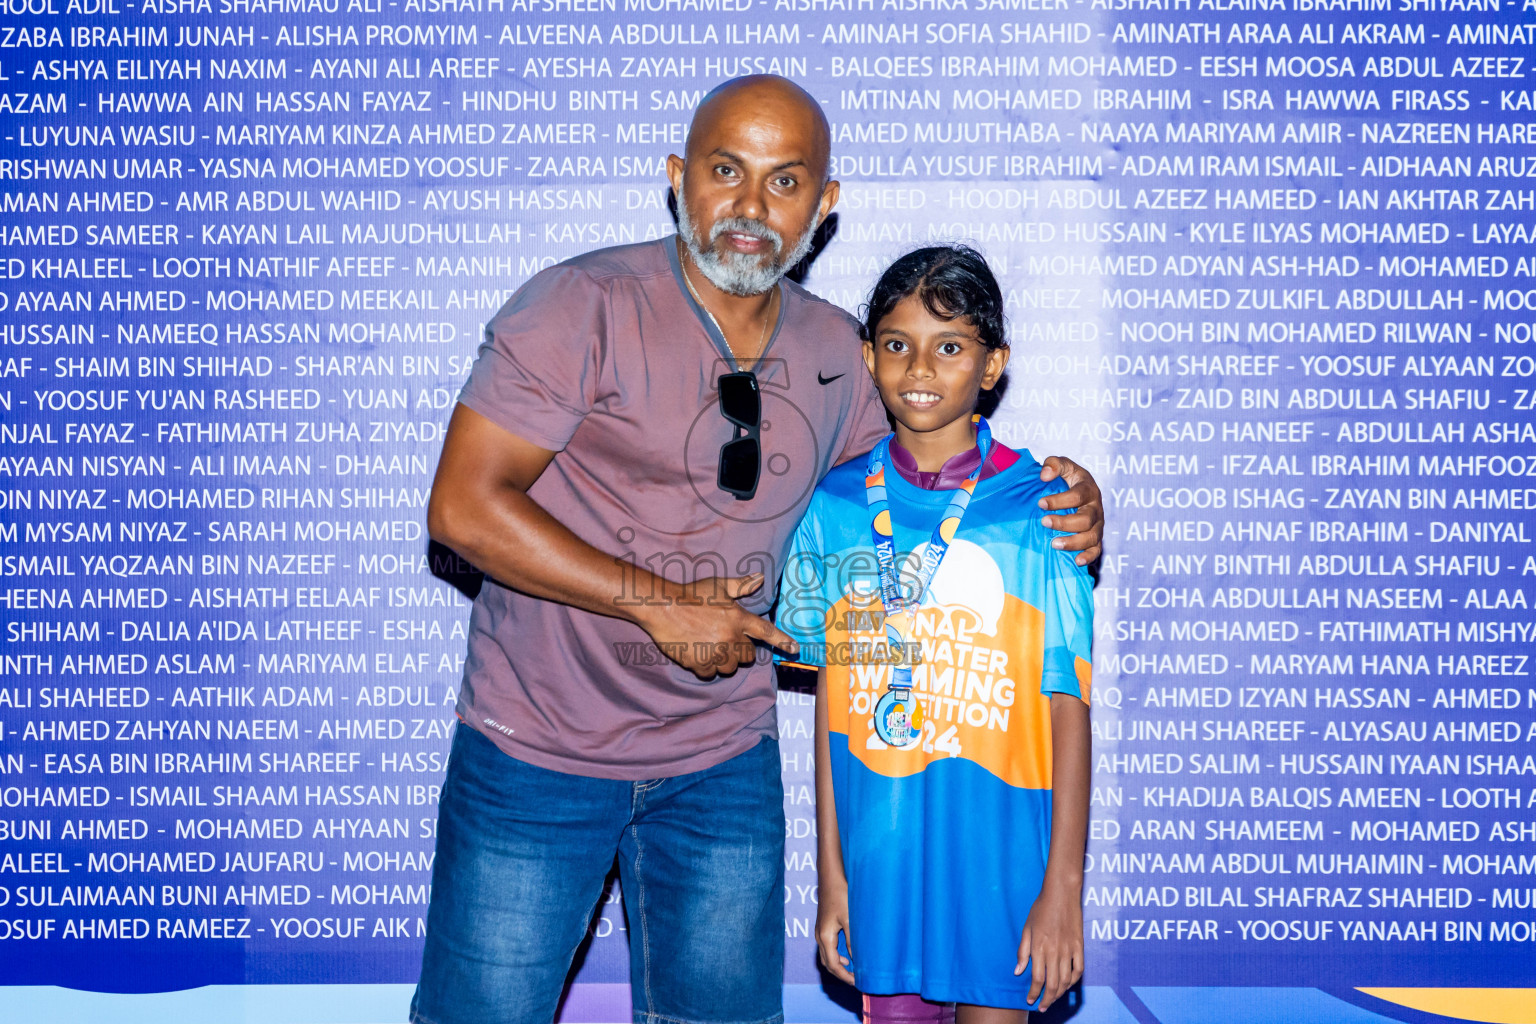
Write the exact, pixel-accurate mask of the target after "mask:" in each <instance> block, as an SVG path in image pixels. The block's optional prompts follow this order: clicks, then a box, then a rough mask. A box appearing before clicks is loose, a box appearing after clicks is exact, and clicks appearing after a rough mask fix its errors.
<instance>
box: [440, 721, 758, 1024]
mask: <svg viewBox="0 0 1536 1024" xmlns="http://www.w3.org/2000/svg"><path fill="white" fill-rule="evenodd" d="M615 855H617V857H618V861H619V877H620V882H621V885H622V886H623V890H624V909H625V912H626V914H627V916H628V918H629V942H630V945H629V957H630V985H631V988H632V989H633V992H634V1012H635V1020H636V1021H639V1022H642V1024H676V1022H684V1024H692V1022H710V1024H776V1022H778V1021H781V1020H782V1019H783V983H784V893H783V888H784V795H783V787H782V784H781V782H780V765H779V744H778V740H777V739H775V738H772V737H768V738H765V739H764V740H763V741H762V742H761V743H759V744H758V745H757V746H756V747H754V748H752V749H751V750H749V751H747V752H746V753H744V754H741V755H738V756H737V757H734V758H731V759H730V760H728V761H726V762H724V763H723V764H719V765H716V766H715V767H713V768H707V769H705V770H704V771H700V772H694V773H692V774H689V775H681V776H678V777H676V778H670V779H652V780H649V781H645V782H621V781H616V780H613V779H593V778H586V777H584V776H579V775H566V774H564V773H562V772H554V771H548V770H546V769H543V768H537V767H534V766H533V765H530V764H527V763H525V762H522V761H518V760H516V759H514V758H512V757H508V756H507V755H506V754H504V753H502V752H501V751H500V750H499V749H498V748H497V747H496V746H495V744H493V743H492V742H491V741H490V740H488V739H486V738H485V737H484V736H482V735H480V734H479V733H478V732H476V731H475V730H474V729H472V728H470V727H469V726H465V725H461V726H459V727H458V729H457V730H456V732H455V735H454V739H453V751H452V754H451V755H450V757H449V761H448V778H447V781H446V782H445V783H444V785H443V792H442V803H441V805H440V806H439V808H438V826H437V858H436V860H435V861H434V863H433V866H432V905H431V907H430V908H429V910H428V914H427V942H426V950H425V952H424V954H423V958H422V968H421V982H420V984H419V985H418V986H417V988H416V997H415V999H413V1000H412V1001H411V1020H412V1021H414V1022H416V1024H491V1022H497V1024H503V1022H504V1024H549V1022H550V1021H551V1020H552V1019H553V1018H554V1014H555V1008H556V1005H557V1003H558V1002H559V999H560V993H561V989H562V987H563V986H564V984H565V980H566V975H567V973H568V972H569V971H570V967H571V960H572V957H573V956H574V955H575V953H576V948H577V946H578V945H580V943H581V941H582V939H583V938H584V937H585V935H586V932H587V927H588V924H589V923H590V922H591V919H592V911H593V908H594V907H595V906H596V905H597V901H598V899H599V898H600V897H601V895H602V890H603V880H604V878H605V877H606V876H607V873H608V870H609V868H610V867H612V865H613V861H614V857H615Z"/></svg>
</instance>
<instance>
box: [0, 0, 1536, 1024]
mask: <svg viewBox="0 0 1536 1024" xmlns="http://www.w3.org/2000/svg"><path fill="white" fill-rule="evenodd" d="M1533 40H1536V3H1532V2H1530V0H1520V2H1508V0H1506V2H1502V3H1501V2H1500V0H1436V2H1416V0H1351V2H1345V0H1291V2H1289V3H1287V2H1285V0H1273V2H1271V0H1204V2H1194V0H1184V2H1178V0H1170V2H1153V0H1146V2H1137V0H142V2H130V0H0V86H3V91H0V126H3V144H0V441H3V446H0V546H3V555H0V577H3V579H0V619H3V621H4V635H3V642H0V773H3V777H0V983H3V984H6V985H9V986H14V987H13V988H11V989H10V990H8V992H9V994H8V995H0V999H4V1000H6V1001H7V1003H8V1004H9V1005H10V1006H11V1008H12V1009H11V1011H10V1013H8V1014H7V1017H8V1019H27V1020H32V1019H36V1020H45V1019H46V1020H50V1021H58V1020H66V1019H82V1020H130V1019H139V1018H138V1017H137V1016H135V1015H138V1014H143V1015H145V1019H148V1018H149V1017H153V1016H156V1015H160V1017H161V1019H163V1015H164V1014H166V1013H170V1014H173V1015H179V1016H181V1017H182V1018H183V1019H209V1018H214V1017H218V1018H222V1019H231V1018H233V1019H248V1020H252V1021H278V1020H284V1021H286V1020H326V1021H342V1020H399V1019H403V1015H404V1000H405V998H406V994H407V993H408V991H409V988H408V986H409V984H410V983H411V982H413V981H414V978H415V972H416V967H417V963H418V957H419V953H420V944H421V935H422V919H423V916H424V913H425V906H426V900H427V896H428V888H427V886H428V882H429V873H430V866H431V862H432V851H433V830H434V821H435V812H436V805H435V801H436V794H437V787H438V785H439V782H440V778H441V772H442V768H443V763H444V758H445V754H446V749H447V742H448V736H449V732H450V725H451V722H452V708H453V703H454V699H455V693H456V689H457V686H458V681H459V675H460V671H461V667H462V656H463V649H464V626H465V622H466V615H467V608H468V604H467V599H466V597H465V596H464V591H465V590H467V589H472V587H473V575H472V571H471V570H470V568H469V567H467V566H464V565H462V564H461V563H459V562H458V561H457V559H456V558H455V557H454V556H453V555H452V554H450V553H447V552H444V551H441V550H434V549H429V547H428V543H427V540H426V537H425V535H424V530H423V514H424V511H423V510H424V506H425V502H426V498H427V494H428V487H429V483H430V479H431V473H432V470H433V467H434V463H435V459H436V454H437V451H438V448H439V446H440V443H441V435H442V428H443V424H444V422H445V420H446V417H447V415H448V413H449V411H450V409H451V407H452V404H453V401H454V396H455V394H456V390H457V387H458V385H459V383H460V382H461V381H462V380H463V378H464V376H465V373H466V370H467V367H468V365H469V363H470V361H471V359H472V357H473V354H474V350H475V347H476V345H477V343H478V340H479V337H480V331H481V328H482V326H483V324H484V322H485V320H486V319H488V317H489V316H490V315H491V314H492V313H493V312H494V311H495V310H496V309H497V308H498V307H499V306H500V305H501V303H502V302H503V301H504V300H505V299H506V298H507V296H509V295H510V294H511V293H512V291H513V290H515V289H516V288H517V286H518V285H519V284H520V283H521V282H522V281H524V280H526V279H527V278H528V277H529V276H530V275H531V274H533V273H535V272H536V271H537V270H538V269H540V268H542V267H545V266H549V265H551V264H553V263H555V262H557V261H559V260H561V259H564V258H567V257H569V256H572V255H575V254H577V253H580V252H583V251H586V250H588V249H591V248H595V247H598V246H601V245H607V244H615V243H621V242H629V241H636V240H641V239H646V238H654V237H658V236H660V235H664V234H668V233H670V232H671V230H672V226H671V220H670V217H669V215H668V212H667V209H666V203H665V197H666V192H665V184H664V177H663V161H664V158H665V156H666V155H667V154H668V153H669V152H681V150H682V146H683V142H684V138H685V132H686V126H687V121H688V118H689V114H690V111H691V109H692V108H693V106H694V105H695V103H696V102H697V101H698V99H699V97H700V96H701V95H702V93H703V92H704V91H705V90H707V89H708V88H709V87H711V86H713V85H714V84H717V83H718V82H720V81H722V80H724V79H726V78H729V77H732V76H736V75H740V74H746V73H753V72H776V73H780V74H785V75H788V76H790V77H791V78H793V79H795V80H796V81H798V82H800V83H802V84H803V85H805V86H806V88H808V89H809V90H810V91H811V92H812V93H813V94H814V95H815V96H816V97H817V98H818V99H820V100H821V101H822V102H823V104H824V105H825V110H826V113H827V116H828V118H829V120H830V121H831V123H832V125H833V133H834V143H835V173H836V175H837V177H838V178H840V179H841V181H842V182H843V195H844V199H843V202H842V204H841V206H840V207H839V210H838V216H837V222H836V228H835V232H834V233H833V234H832V237H831V240H830V243H829V244H828V245H827V247H826V249H825V251H824V252H822V253H821V255H820V256H819V258H818V259H817V260H816V261H815V263H814V265H813V266H812V268H811V270H810V273H809V277H808V278H807V282H806V283H807V286H808V287H810V288H811V289H812V290H814V291H815V292H817V293H819V294H821V295H823V296H826V297H827V298H829V299H831V300H832V301H834V302H836V303H838V304H840V305H843V306H845V307H847V308H849V309H854V308H856V307H857V305H858V304H859V303H860V301H861V300H862V298H863V296H864V294H865V292H866V290H867V289H868V287H869V286H870V284H871V283H872V282H873V279H874V276H875V274H876V273H877V271H878V269H879V268H880V267H882V266H883V265H884V264H885V263H886V262H888V261H889V260H890V259H891V258H892V257H894V256H896V255H898V254H900V253H901V252H903V251H904V250H906V249H908V248H910V247H912V246H914V245H916V244H919V243H921V242H924V241H927V240H930V239H942V240H956V239H964V240H968V241H970V242H971V243H972V244H974V245H976V246H978V247H979V248H981V249H982V250H983V251H984V252H985V253H986V254H987V255H988V256H989V257H990V258H991V259H992V261H993V263H994V265H995V266H996V267H997V269H998V270H999V272H1000V275H1001V277H1002V279H1003V281H1004V283H1005V286H1006V289H1007V294H1008V313H1009V315H1010V317H1011V331H1012V342H1013V346H1014V356H1013V363H1012V368H1011V371H1010V375H1009V378H1010V379H1009V385H1008V389H1007V392H1006V395H1005V397H1004V399H1003V405H1002V408H1001V410H1000V411H999V414H998V416H997V422H998V429H999V431H1000V433H1001V436H1002V437H1003V439H1005V440H1006V441H1007V442H1009V443H1010V444H1013V445H1015V446H1018V447H1027V448H1029V449H1030V450H1031V451H1033V452H1034V453H1036V454H1037V455H1041V456H1043V455H1045V454H1053V453H1054V454H1066V455H1070V456H1073V457H1074V458H1077V459H1079V460H1080V461H1082V462H1084V463H1085V464H1087V465H1088V466H1090V467H1091V468H1092V469H1093V470H1094V472H1095V473H1096V474H1097V476H1098V479H1099V480H1100V482H1101V484H1103V486H1104V488H1105V491H1106V505H1107V507H1108V511H1109V516H1110V531H1109V536H1108V539H1107V543H1106V555H1105V557H1104V562H1103V567H1102V569H1103V571H1102V582H1101V584H1100V586H1099V587H1098V590H1097V605H1098V616H1099V622H1098V629H1097V639H1096V645H1095V670H1096V684H1095V696H1096V698H1097V705H1096V708H1095V726H1094V731H1095V743H1096V747H1095V754H1094V759H1095V776H1094V792H1093V803H1094V812H1095V817H1094V824H1093V830H1092V837H1091V840H1090V844H1089V851H1088V863H1087V867H1088V875H1087V879H1088V885H1087V892H1086V904H1087V905H1086V908H1085V914H1086V918H1087V929H1088V943H1089V945H1088V957H1089V968H1088V973H1087V975H1086V978H1085V982H1084V985H1085V987H1084V989H1083V990H1082V991H1081V992H1080V993H1075V994H1074V1002H1073V1006H1072V1007H1070V1008H1068V1009H1066V1010H1065V1011H1063V1012H1064V1013H1066V1014H1067V1015H1076V1016H1077V1018H1078V1019H1081V1020H1083V1021H1099V1020H1103V1021H1132V1020H1134V1021H1142V1022H1152V1021H1167V1022H1176V1021H1191V1022H1193V1021H1203V1020H1216V1019H1220V1020H1224V1021H1236V1020H1249V1021H1261V1020H1270V1019H1277V1020H1278V1019H1280V1018H1281V1017H1282V1016H1283V1017H1285V1018H1286V1019H1296V1018H1298V1017H1299V1018H1301V1019H1336V1020H1359V1021H1366V1020H1379V1019H1400V1020H1414V1021H1417V1020H1428V1019H1434V1018H1433V1017H1432V1016H1431V1014H1432V1013H1436V1012H1438V1013H1444V1014H1449V1015H1451V1016H1472V1017H1476V1019H1489V1020H1493V1019H1498V1020H1532V1019H1536V1016H1533V1011H1532V1010H1531V1009H1530V1007H1531V1006H1532V1005H1536V999H1531V998H1529V997H1530V992H1529V991H1527V992H1525V993H1523V994H1522V993H1520V992H1517V991H1512V990H1515V989H1520V988H1525V989H1527V990H1529V989H1531V988H1532V987H1536V981H1533V969H1532V965H1533V964H1536V954H1533V945H1532V943H1533V941H1536V916H1533V912H1532V899H1533V893H1536V888H1533V884H1536V883H1533V881H1532V878H1533V874H1536V825H1533V815H1532V812H1531V808H1532V807H1533V806H1536V789H1533V786H1536V753H1533V746H1532V743H1533V740H1536V714H1533V711H1532V709H1533V708H1536V681H1533V679H1532V676H1531V672H1532V665H1531V655H1532V653H1533V652H1536V644H1533V643H1532V640H1533V632H1532V628H1533V627H1532V616H1531V611H1530V602H1531V601H1532V600H1533V598H1536V588H1533V583H1536V550H1533V548H1532V546H1531V539H1532V531H1533V528H1536V523H1533V513H1532V509H1533V508H1536V426H1533V422H1532V421H1533V419H1536V416H1533V410H1536V344H1532V337H1533V335H1532V331H1533V328H1532V320H1533V317H1532V312H1531V310H1532V308H1533V307H1536V280H1533V269H1536V255H1533V247H1532V245H1531V243H1532V241H1533V238H1536V147H1533V142H1536V85H1533V84H1532V77H1531V76H1532V73H1533V71H1532V66H1531V59H1532V55H1533V53H1536V50H1533V47H1532V43H1533ZM780 716H781V717H780V729H781V734H782V738H783V741H784V747H783V749H784V783H785V800H786V808H787V810H788V812H789V826H788V828H789V834H788V836H787V841H788V850H787V854H786V868H787V869H788V870H787V876H786V878H787V885H786V888H785V894H784V897H785V912H786V930H787V935H788V938H789V941H790V952H791V955H790V963H789V967H788V970H787V976H786V984H787V988H786V993H787V1000H788V1006H789V1014H790V1017H791V1019H793V1020H802V1021H809V1020H846V1019H849V1015H848V1012H847V1010H846V1009H843V1008H841V1005H840V1003H839V1001H838V1000H844V1001H845V997H844V996H843V995H841V994H839V993H837V992H835V991H832V990H831V989H830V988H826V987H824V986H825V985H826V983H825V982H824V980H823V978H822V977H821V975H820V974H819V973H818V971H817V969H816V967H815V958H814V953H813V949H812V942H811V938H810V936H811V930H812V925H813V922H814V915H815V896H814V881H815V874H814V865H813V862H812V854H813V850H814V838H813V834H812V832H813V814H812V810H813V809H812V802H811V782H812V775H811V770H812V769H811V743H810V709H809V706H808V702H807V700H806V699H805V698H804V697H803V695H801V694H797V693H792V692H785V693H784V694H783V695H782V697H781V704H780ZM624 944H625V935H624V922H623V918H622V915H621V913H620V912H619V910H618V906H617V904H616V903H614V902H612V901H611V900H610V903H609V904H608V905H607V906H606V907H605V908H604V912H603V914H602V916H601V918H600V919H599V920H598V921H597V922H596V924H595V927H594V934H593V939H592V942H591V945H590V947H589V948H588V949H587V950H586V951H585V953H584V962H583V967H582V971H581V973H580V976H579V979H578V984H577V985H576V986H575V988H574V990H573V994H572V997H571V1000H570V1002H569V1003H568V1005H567V1010H566V1019H568V1020H591V1021H607V1020H621V1019H628V1016H627V1015H628V1010H627V1006H628V1002H627V995H626V994H625V989H624V986H625V984H626V978H627V967H626V962H627V961H626V957H625V953H624V949H625V945H624ZM203 986H208V987H206V988H200V987H203ZM191 989H198V991H196V992H187V991H185V990H191ZM1255 989H1266V990H1272V989H1280V990H1283V991H1280V992H1271V993H1268V994H1265V995H1263V996H1262V997H1259V996H1257V995H1256V994H1255V993H1254V991H1253V990H1255ZM1365 989H1369V990H1371V993H1373V994H1368V993H1366V992H1363V991H1362V990H1365ZM1444 989H1467V990H1475V991H1468V992H1461V993H1455V994H1447V993H1445V992H1443V991H1440V990H1444ZM178 992H179V993H180V994H179V995H167V994H165V993H178ZM86 993H94V994H89V995H88V994H86ZM1522 1007H1523V1009H1522ZM1478 1014H1481V1016H1477V1015H1478ZM1499 1014H1502V1016H1499ZM1522 1014H1523V1015H1522ZM13 1015H14V1016H13ZM71 1015H74V1016H73V1017H72V1016H71Z"/></svg>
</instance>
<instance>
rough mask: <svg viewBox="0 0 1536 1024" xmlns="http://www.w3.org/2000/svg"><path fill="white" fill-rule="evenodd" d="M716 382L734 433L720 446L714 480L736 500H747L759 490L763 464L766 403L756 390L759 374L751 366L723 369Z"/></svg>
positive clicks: (722, 408) (721, 403) (725, 415)
mask: <svg viewBox="0 0 1536 1024" xmlns="http://www.w3.org/2000/svg"><path fill="white" fill-rule="evenodd" d="M715 386H716V387H717V388H718V389H719V391H720V415H722V416H724V417H725V418H726V419H727V420H728V421H730V423H731V425H732V426H733V427H735V436H734V437H733V438H732V439H731V440H729V441H727V442H725V444H723V445H721V446H720V467H719V470H718V472H717V473H716V476H715V482H716V483H717V484H719V486H720V489H721V490H722V491H728V492H730V493H731V494H734V495H735V496H736V500H737V501H747V500H748V499H750V498H751V497H752V496H753V495H755V494H756V493H757V477H758V473H759V470H760V469H761V466H762V446H761V445H760V444H759V443H758V427H759V425H760V424H761V422H762V416H763V403H762V397H761V396H760V395H759V394H758V391H757V377H756V376H755V375H754V374H753V373H752V371H751V370H738V371H736V372H735V373H722V374H721V375H720V378H719V380H717V381H716V382H715ZM742 431H745V432H746V433H745V434H743V433H742Z"/></svg>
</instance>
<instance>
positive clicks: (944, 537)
mask: <svg viewBox="0 0 1536 1024" xmlns="http://www.w3.org/2000/svg"><path fill="white" fill-rule="evenodd" d="M971 422H972V423H974V424H975V425H976V447H977V448H978V449H980V451H981V461H980V462H978V463H977V464H976V468H975V470H973V471H972V472H971V475H970V476H968V477H966V479H965V482H964V483H962V484H961V485H960V486H959V487H958V488H956V489H955V490H954V492H953V493H952V495H951V497H950V499H949V507H948V508H946V509H945V510H944V515H943V516H941V517H940V518H939V525H938V526H936V527H934V529H933V536H932V537H931V538H929V541H928V548H927V550H926V551H924V552H923V558H922V562H921V564H919V566H918V570H917V578H916V579H915V580H914V581H913V594H912V599H911V600H910V601H908V600H907V599H906V597H905V596H904V595H903V594H902V591H901V581H900V580H898V579H897V578H896V542H895V539H894V535H893V533H892V530H891V505H890V501H889V500H888V498H887V496H886V491H885V464H886V461H887V459H888V456H889V454H890V450H891V439H890V437H886V438H884V439H883V440H881V442H880V443H879V444H877V445H875V448H874V451H872V452H870V453H869V470H868V473H867V474H866V475H865V477H864V500H865V501H866V502H867V503H868V505H869V528H870V532H871V534H872V535H873V538H874V544H875V560H876V562H877V563H878V564H879V567H880V600H881V602H882V604H884V606H885V615H884V622H885V640H886V644H887V645H888V648H889V650H888V652H887V653H888V654H889V655H890V657H891V660H892V662H893V663H894V664H893V667H892V669H891V682H890V685H889V686H888V687H886V691H885V695H884V696H882V697H881V698H880V700H879V701H878V702H877V703H876V704H875V722H874V725H875V734H876V735H877V736H879V737H880V739H881V740H883V741H884V742H885V743H887V744H889V745H890V746H893V747H897V748H899V749H908V748H910V747H913V746H915V745H916V744H917V741H918V740H919V739H921V738H922V735H923V709H922V705H920V704H919V703H918V702H917V698H915V697H913V696H912V667H911V665H910V664H909V663H908V660H907V648H906V645H905V638H904V637H903V635H902V631H903V629H905V628H907V626H908V624H909V623H910V622H911V621H912V616H911V614H909V613H910V612H912V611H915V610H916V609H917V608H918V607H919V606H920V605H922V603H923V596H924V595H925V594H927V593H928V584H929V583H931V582H933V577H934V574H935V573H936V572H937V571H938V568H939V563H940V562H941V561H943V559H944V553H945V552H946V551H948V550H949V542H950V541H952V540H954V538H955V531H956V530H958V529H959V528H960V520H961V519H962V518H963V517H964V516H965V510H966V507H967V506H969V505H970V503H971V494H972V493H973V492H974V491H975V490H976V481H978V480H980V479H981V470H982V467H983V466H985V465H986V464H987V454H988V452H989V451H990V450H991V448H992V431H991V429H990V428H989V427H988V426H987V421H986V420H985V419H984V418H982V417H981V416H979V415H976V416H972V417H971ZM898 623H899V625H898Z"/></svg>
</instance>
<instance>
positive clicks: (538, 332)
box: [459, 266, 607, 451]
mask: <svg viewBox="0 0 1536 1024" xmlns="http://www.w3.org/2000/svg"><path fill="white" fill-rule="evenodd" d="M606 311H607V305H606V300H605V296H604V294H603V292H602V290H601V289H600V288H599V287H598V285H597V283H596V282H595V281H593V280H592V278H591V277H589V276H588V275H587V274H586V273H585V272H584V271H582V270H580V269H578V268H575V267H569V266H555V267H550V268H549V269H547V270H544V271H541V272H540V273H539V274H537V275H535V276H534V277H533V278H532V279H530V280H529V281H528V282H527V283H526V284H524V285H523V286H522V287H521V288H519V289H518V290H517V292H516V294H514V295H513V296H512V298H511V299H510V300H508V302H507V304H506V305H505V306H503V307H502V308H501V311H500V312H499V313H497V314H496V317H495V319H493V320H492V321H491V322H490V323H488V324H486V325H485V341H484V342H482V343H481V345H480V350H479V352H478V353H477V354H476V356H475V364H474V366H473V367H472V368H471V369H470V372H469V379H468V380H466V381H465V382H464V388H463V390H461V391H460V392H459V401H460V402H463V403H464V404H465V405H467V406H469V407H470V408H471V409H473V410H474V411H475V412H477V413H479V414H480V415H482V416H484V417H485V418H486V419H488V420H490V421H491V422H492V423H495V424H496V425H497V426H499V427H501V428H502V429H504V430H507V431H509V432H510V433H513V434H516V435H517V436H518V437H520V438H522V439H523V440H525V441H528V442H531V443H533V444H536V445H538V446H539V447H540V448H547V449H549V450H550V451H560V450H561V449H563V448H564V447H565V446H566V444H567V443H568V442H569V441H570V439H571V436H572V435H573V434H575V433H576V428H577V427H579V426H580V425H581V421H582V419H583V417H585V416H586V415H587V413H588V412H589V411H590V410H591V408H592V405H593V403H594V402H595V401H596V394H597V379H598V372H599V370H600V367H601V364H602V353H603V351H604V347H605V344H606V334H605V330H606V325H607V316H606Z"/></svg>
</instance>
